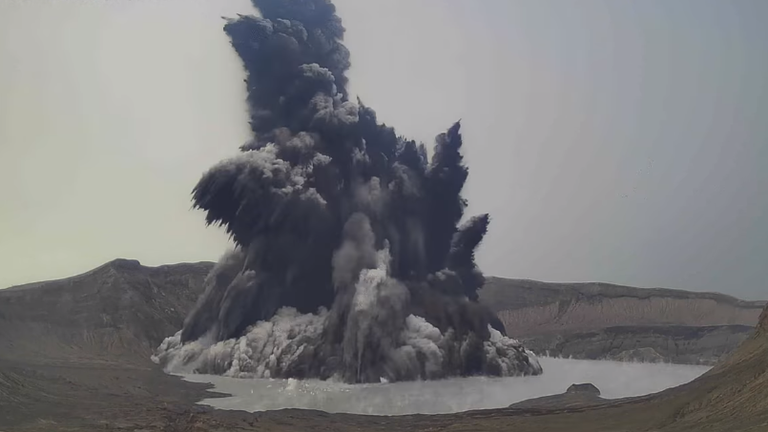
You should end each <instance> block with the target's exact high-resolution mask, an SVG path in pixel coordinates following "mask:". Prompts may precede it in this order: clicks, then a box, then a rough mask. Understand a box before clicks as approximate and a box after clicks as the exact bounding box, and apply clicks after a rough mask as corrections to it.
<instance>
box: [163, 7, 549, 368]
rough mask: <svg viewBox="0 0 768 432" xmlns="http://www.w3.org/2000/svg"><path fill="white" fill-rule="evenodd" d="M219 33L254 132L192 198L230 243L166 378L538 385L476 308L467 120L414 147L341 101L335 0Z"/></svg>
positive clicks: (169, 354) (169, 356)
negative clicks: (525, 381) (472, 379)
mask: <svg viewBox="0 0 768 432" xmlns="http://www.w3.org/2000/svg"><path fill="white" fill-rule="evenodd" d="M253 3H254V5H255V6H256V7H257V8H258V9H259V11H260V12H261V17H255V16H240V17H239V18H238V19H229V20H227V23H226V25H225V26H224V30H225V32H226V33H227V34H228V35H229V37H230V39H231V41H232V46H233V47H234V49H235V50H236V52H237V53H238V55H239V56H240V58H241V59H242V61H243V64H244V65H245V68H246V71H247V80H246V85H247V91H248V97H247V101H248V105H249V108H250V125H251V129H252V131H253V138H252V140H251V141H250V142H248V143H246V144H244V145H243V146H242V147H241V153H239V154H238V155H237V156H235V157H233V158H231V159H228V160H225V161H223V162H221V163H219V164H217V165H215V166H214V167H213V168H211V169H210V170H209V171H208V172H207V173H205V174H204V175H203V177H202V178H201V180H200V181H199V183H198V184H197V186H196V187H195V188H194V191H193V201H194V205H195V206H196V207H197V208H200V209H202V210H204V211H205V212H206V213H207V216H206V221H207V223H208V224H220V225H223V226H224V227H225V228H226V230H227V232H228V233H229V234H230V235H231V237H232V239H233V241H234V243H235V245H236V247H235V249H234V250H232V251H229V252H227V253H226V254H224V256H222V258H221V259H220V261H219V262H218V264H217V265H216V266H215V268H214V269H213V270H212V271H211V273H210V275H209V276H208V278H207V280H206V282H205V284H206V287H205V292H204V294H203V295H202V296H201V297H200V299H199V300H198V302H197V305H196V306H195V308H194V310H192V312H191V313H190V314H189V316H188V317H187V319H186V320H185V322H184V326H183V329H182V330H181V331H180V332H178V333H177V334H176V335H174V336H171V337H169V338H167V339H166V340H165V341H164V342H163V343H162V345H161V346H160V347H159V348H158V349H157V352H156V354H155V356H154V357H153V358H154V359H155V361H157V362H159V363H161V364H163V365H165V366H166V368H167V369H169V370H178V371H194V372H199V373H213V374H226V375H230V376H252V377H273V378H274V377H284V378H288V377H292V378H320V379H330V378H333V379H340V380H343V381H346V382H352V383H354V382H379V381H380V380H387V381H397V380H414V379H437V378H443V377H447V376H456V375H461V376H466V375H477V374H486V375H502V376H506V375H519V374H539V373H541V366H539V363H538V361H537V360H536V359H535V357H533V355H532V354H531V353H530V352H528V351H526V350H525V348H523V347H522V346H521V345H520V344H519V343H518V342H516V341H514V340H512V339H509V338H507V337H506V336H504V334H505V331H504V328H503V325H502V324H501V321H500V320H499V319H498V318H497V317H496V316H495V315H494V314H493V313H492V312H491V311H490V310H488V309H487V308H486V307H484V306H482V305H480V304H479V303H478V302H477V298H478V296H477V290H478V289H479V288H480V287H481V286H482V285H483V283H484V279H483V276H482V274H481V273H480V271H479V270H478V269H477V266H476V264H475V257H474V251H475V248H477V246H478V245H479V244H480V242H481V241H482V239H483V236H484V235H485V233H486V231H487V228H488V223H489V217H488V215H481V216H476V217H473V218H469V219H468V220H467V221H466V222H464V223H463V224H461V225H459V223H460V221H461V219H462V217H463V213H464V209H465V207H466V205H467V202H466V200H465V199H464V198H462V196H461V190H462V188H463V186H464V183H465V181H466V179H467V175H468V170H467V168H466V167H465V166H464V165H463V160H462V155H461V152H460V150H461V146H462V138H461V134H460V125H459V123H456V124H454V125H453V126H452V127H451V128H450V129H448V130H447V131H446V132H445V133H443V134H440V135H439V136H438V137H437V138H436V144H435V148H434V152H433V155H432V158H431V160H428V157H427V151H426V149H425V147H424V145H423V144H418V145H417V144H416V143H415V142H414V141H412V140H408V139H405V138H403V137H401V136H398V135H397V134H396V133H395V131H394V129H392V128H391V127H387V126H386V125H383V124H380V123H379V122H378V121H377V119H376V114H375V113H374V111H373V110H372V109H370V108H369V107H366V106H365V105H363V104H362V103H361V102H360V101H357V102H353V101H350V100H349V97H348V92H347V88H346V84H347V78H346V76H345V73H346V72H347V70H348V69H349V67H350V56H349V51H348V50H347V48H346V47H345V46H344V45H343V44H342V43H341V41H342V38H343V35H344V27H343V26H342V24H341V19H340V18H339V17H338V16H337V15H336V9H335V7H334V6H333V5H332V4H331V3H330V1H329V0H253Z"/></svg>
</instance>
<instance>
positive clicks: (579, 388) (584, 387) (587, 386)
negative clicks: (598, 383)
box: [565, 383, 600, 396]
mask: <svg viewBox="0 0 768 432" xmlns="http://www.w3.org/2000/svg"><path fill="white" fill-rule="evenodd" d="M565 392H566V393H589V394H593V395H595V396H600V389H599V388H597V387H595V385H594V384H592V383H583V384H571V386H570V387H568V390H566V391H565Z"/></svg>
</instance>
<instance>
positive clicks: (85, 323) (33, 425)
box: [0, 260, 768, 432]
mask: <svg viewBox="0 0 768 432" xmlns="http://www.w3.org/2000/svg"><path fill="white" fill-rule="evenodd" d="M209 269H210V263H199V264H180V265H174V266H161V267H156V268H149V267H144V266H141V265H140V264H139V263H138V262H136V261H129V260H116V261H112V262H110V263H107V264H105V265H103V266H101V267H99V268H97V269H95V270H93V271H91V272H89V273H86V274H84V275H80V276H77V277H74V278H69V279H64V280H60V281H52V282H45V283H38V284H31V285H25V286H21V287H15V288H11V289H7V290H1V291H0V431H3V432H8V431H59V430H60V431H90V430H113V431H137V430H138V431H257V430H258V431H289V430H309V429H310V428H311V429H312V430H316V431H368V430H371V431H374V430H377V431H391V430H409V431H427V430H429V431H438V430H450V431H496V430H498V431H501V430H516V431H537V432H538V431H559V430H563V431H569V432H578V431H590V432H592V431H616V432H619V431H621V432H627V431H699V430H709V431H755V432H757V431H760V432H764V431H766V430H768V310H765V311H763V312H762V315H759V314H758V316H757V317H756V318H755V322H756V323H758V325H757V327H756V328H752V329H751V330H750V335H749V336H748V337H747V338H746V339H745V340H744V342H743V343H742V344H741V345H740V346H739V348H738V349H737V350H736V351H734V352H733V353H732V354H731V355H729V356H728V357H727V358H726V359H725V360H724V361H722V362H720V363H719V364H718V365H717V366H715V367H714V368H713V369H712V370H711V371H709V372H708V373H706V374H705V375H704V376H702V377H701V378H699V379H697V380H695V381H693V382H691V383H689V384H686V385H684V386H681V387H678V388H674V389H670V390H667V391H664V392H662V393H659V394H656V395H651V396H647V397H641V398H635V399H631V400H624V401H604V400H595V401H592V402H591V403H589V404H575V405H566V406H568V407H565V408H564V407H562V406H560V407H530V406H528V407H526V405H521V406H522V407H512V408H507V409H499V410H487V411H475V412H467V413H460V414H452V415H441V416H424V415H415V416H403V417H366V416H356V415H339V414H333V415H331V414H327V413H322V412H316V411H301V410H282V411H275V412H267V413H260V414H249V413H245V412H238V411H215V410H212V409H209V408H206V407H201V406H197V405H195V404H194V402H196V401H198V400H200V399H202V398H204V397H210V396H211V393H209V392H207V391H206V389H207V386H205V385H199V384H192V383H187V382H183V381H181V380H180V379H178V378H176V377H172V376H168V375H166V374H164V373H163V372H162V371H160V370H159V369H158V368H157V366H156V365H154V364H153V363H151V362H150V361H149V355H150V353H151V351H152V349H154V347H156V346H157V344H158V343H159V342H160V341H161V340H162V338H163V337H165V336H167V335H169V334H172V333H173V332H175V331H176V330H177V329H178V328H179V327H180V326H181V323H182V321H183V318H184V316H185V314H186V312H187V311H188V310H189V308H190V307H191V306H192V305H193V304H194V302H195V300H196V298H197V295H198V294H199V292H200V290H201V287H202V279H203V277H204V276H205V274H206V273H207V272H208V270H209ZM651 291H653V290H651ZM529 294H530V293H529ZM624 294H626V292H625V293H624ZM657 294H658V293H657ZM639 295H640V296H642V295H644V294H639ZM676 295H677V294H676ZM690 296H691V298H694V299H695V298H702V297H697V296H699V295H698V294H690ZM711 296H714V297H715V299H712V298H710V299H709V300H712V301H714V302H715V303H716V305H715V306H716V307H715V310H718V311H721V312H718V313H720V314H721V315H720V316H723V317H725V318H717V319H719V320H721V321H723V322H716V323H712V322H708V321H706V319H710V318H711V317H712V316H713V315H716V314H715V313H713V312H711V311H710V312H707V313H704V314H699V313H698V312H696V313H688V315H686V318H685V319H690V320H692V321H690V322H684V323H682V324H680V323H672V322H670V323H669V324H677V325H684V326H686V325H687V326H690V325H692V324H695V325H696V326H708V325H715V326H717V325H744V326H747V325H748V322H749V320H750V319H751V318H750V316H751V315H749V314H751V313H753V310H755V309H757V307H758V305H757V304H752V303H747V302H741V303H739V302H738V301H737V300H735V299H733V301H731V300H723V301H722V302H720V303H722V304H723V305H724V306H718V304H717V303H718V298H717V296H716V295H711ZM606 297H611V295H610V294H609V295H606ZM620 297H621V296H619V295H614V296H613V297H611V298H620ZM625 297H626V295H625ZM630 297H631V296H630ZM651 297H653V296H646V298H651ZM662 297H663V296H662ZM641 298H643V297H641ZM703 298H704V300H702V302H704V303H702V304H709V303H706V302H707V301H709V300H707V298H706V297H703ZM486 299H487V298H486ZM673 299H674V300H675V301H677V297H673ZM728 299H730V298H728ZM534 300H536V299H534ZM688 300H690V298H689V299H688ZM626 301H627V302H633V301H635V300H632V299H629V300H626ZM653 301H659V300H651V302H653ZM734 302H735V303H734ZM571 303H573V302H571ZM662 303H663V301H662ZM672 303H674V304H676V303H675V302H672ZM585 304H586V303H585ZM609 304H610V303H609ZM544 306H545V307H546V304H545V305H544ZM506 307H507V309H503V310H509V311H514V310H518V309H520V308H518V309H514V308H513V307H512V306H509V305H508V304H507V305H506ZM525 307H530V306H525ZM525 307H523V309H524V308H525ZM607 307H608V306H604V308H607ZM729 308H730V309H729ZM742 309H743V310H742ZM660 310H667V309H664V308H661V309H660ZM758 311H759V309H758ZM654 313H657V312H654ZM742 314H743V316H742ZM639 315H642V314H639ZM646 315H647V314H646ZM562 316H566V317H568V316H578V315H568V314H562ZM587 316H590V315H589V314H587ZM614 316H618V313H616V314H615V315H614ZM670 316H674V314H670ZM610 317H611V315H610V314H608V315H607V316H606V317H603V318H602V319H608V318H610ZM598 318H599V315H596V316H595V317H593V318H589V319H587V318H584V319H582V320H577V319H575V318H574V319H572V320H571V322H573V321H576V322H589V321H590V320H592V321H594V320H596V319H598ZM737 318H738V319H737ZM570 319H571V318H569V320H570ZM611 319H613V318H611ZM739 319H743V320H744V321H743V322H742V321H738V320H739ZM697 320H698V321H697ZM745 323H746V324H745ZM507 326H508V327H510V330H511V325H510V323H509V322H507ZM577 327H579V326H577ZM608 327H611V325H603V327H599V326H598V327H597V328H608ZM578 331H582V332H590V331H597V332H599V331H602V330H595V327H590V326H588V325H581V326H580V327H579V329H578ZM510 333H513V336H514V332H513V331H510ZM523 336H525V335H523Z"/></svg>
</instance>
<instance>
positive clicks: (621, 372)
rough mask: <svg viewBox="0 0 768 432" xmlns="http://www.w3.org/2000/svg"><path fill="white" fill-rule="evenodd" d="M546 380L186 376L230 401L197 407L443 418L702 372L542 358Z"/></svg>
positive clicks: (664, 384)
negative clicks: (581, 387)
mask: <svg viewBox="0 0 768 432" xmlns="http://www.w3.org/2000/svg"><path fill="white" fill-rule="evenodd" d="M539 360H540V361H541V365H542V367H543V368H544V374H543V375H541V376H536V377H516V378H487V377H473V378H453V379H447V380H440V381H418V382H400V383H390V384H355V385H351V384H343V383H337V382H328V381H318V380H281V379H273V380H267V379H237V378H227V377H221V376H211V375H184V378H185V379H186V380H188V381H193V382H205V383H212V384H214V386H215V389H214V390H215V391H217V392H221V393H226V394H230V395H232V396H231V397H224V398H212V399H205V400H203V401H201V403H202V404H205V405H210V406H213V407H215V408H221V409H237V410H245V411H250V412H255V411H266V410H275V409H281V408H306V409H317V410H322V411H327V412H331V413H354V414H375V415H394V414H417V413H422V414H441V413H451V412H458V411H466V410H472V409H485V408H501V407H505V406H508V405H510V404H512V403H516V402H520V401H523V400H526V399H531V398H536V397H541V396H548V395H552V394H558V393H562V392H564V391H565V390H566V389H567V388H568V386H570V385H571V384H573V383H584V382H591V383H593V384H595V385H596V386H597V387H598V388H599V389H600V391H601V392H602V396H603V397H604V398H608V399H615V398H622V397H630V396H641V395H645V394H649V393H655V392H658V391H661V390H664V389H667V388H670V387H675V386H677V385H680V384H684V383H686V382H689V381H691V380H693V379H694V378H696V377H698V376H700V375H701V374H703V373H704V372H706V371H707V370H708V369H709V367H707V366H688V365H671V364H651V363H622V362H612V361H593V360H568V359H555V358H546V357H542V358H540V359H539Z"/></svg>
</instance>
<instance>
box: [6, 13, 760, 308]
mask: <svg viewBox="0 0 768 432" xmlns="http://www.w3.org/2000/svg"><path fill="white" fill-rule="evenodd" d="M336 4H337V5H338V7H339V13H340V15H341V16H342V19H344V22H345V26H346V27H347V29H348V32H347V38H346V43H347V46H348V47H349V48H350V50H351V52H352V62H353V68H352V70H351V72H350V74H349V75H350V80H351V89H352V92H353V93H354V94H357V95H359V96H360V97H361V98H362V99H363V100H364V101H365V103H366V104H368V105H370V106H372V107H373V108H374V109H376V111H377V112H378V113H379V118H380V119H381V120H383V121H385V122H387V123H388V124H391V125H393V126H395V127H396V128H397V129H398V132H400V133H402V134H404V135H407V136H411V137H413V138H416V139H418V140H421V141H425V142H427V144H428V145H430V146H431V144H432V139H433V137H434V135H436V134H437V133H439V132H441V131H442V130H444V129H445V128H447V127H448V126H450V124H451V123H452V122H453V121H455V120H457V119H459V118H461V119H462V121H463V126H464V128H463V130H464V137H465V146H466V147H465V155H466V159H467V162H468V164H469V167H470V180H469V184H468V185H467V188H466V189H465V190H466V196H467V197H468V199H469V200H470V209H469V212H470V213H471V214H474V213H480V212H490V213H491V217H492V223H491V227H490V232H489V235H488V236H487V237H486V240H485V243H484V244H483V246H482V248H481V250H480V252H479V261H480V265H481V268H482V269H483V270H484V271H485V273H486V274H489V275H496V276H507V277H520V278H532V279H540V280H548V281H595V280H597V281H607V282H615V283H622V284H630V285H637V286H663V287H670V288H682V289H689V290H696V291H720V292H725V293H728V294H732V295H735V296H738V297H742V298H748V299H759V298H763V299H764V298H768V283H766V281H767V280H768V265H767V264H766V263H768V166H766V165H768V121H766V112H768V84H767V82H766V77H767V76H768V46H767V45H766V44H765V42H764V41H766V40H768V26H765V22H766V20H768V2H766V1H764V0H731V1H720V0H677V1H674V2H670V1H667V0H580V1H567V0H520V1H515V0H483V1H476V0H461V1H460V0H337V1H336ZM251 11H252V9H251V8H250V3H249V1H248V0H130V1H128V0H112V1H107V0H79V1H69V0H35V1H31V0H29V1H21V0H0V199H1V200H2V201H1V202H2V206H0V287H4V286H10V285H15V284H20V283H24V282H31V281H37V280H44V279H51V278H59V277H65V276H70V275H74V274H77V273H81V272H83V271H87V270H89V269H91V268H93V267H96V266H98V265H100V264H102V263H104V262H106V261H108V260H110V259H113V258H116V257H125V258H134V259H138V260H140V261H141V262H142V263H144V264H147V265H159V264H165V263H174V262H182V261H198V260H215V259H217V258H218V256H219V255H220V254H221V253H222V252H223V250H224V249H225V248H226V246H227V239H226V236H225V235H224V234H223V233H222V232H221V231H220V230H217V229H213V228H205V226H204V222H203V215H202V213H199V212H193V211H191V210H190V207H191V202H190V192H191V189H192V187H193V186H194V184H195V183H196V181H197V180H198V179H199V177H200V176H201V174H202V173H203V172H204V171H205V170H206V169H207V168H208V167H210V166H211V165H213V164H214V163H216V162H218V161H219V160H221V159H222V158H224V157H226V156H228V155H231V154H233V153H235V152H236V151H237V147H238V146H239V145H240V144H242V143H243V142H244V141H245V140H246V139H247V138H248V125H247V116H246V112H245V104H244V86H243V82H242V79H243V77H244V75H243V71H242V67H241V65H240V63H239V59H238V58H237V56H236V55H235V54H234V52H233V51H232V50H231V48H230V46H229V43H228V40H227V38H226V36H225V35H224V33H223V31H222V24H223V21H222V20H221V18H220V16H222V15H224V16H233V15H234V14H235V13H237V12H241V13H249V12H251Z"/></svg>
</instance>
